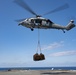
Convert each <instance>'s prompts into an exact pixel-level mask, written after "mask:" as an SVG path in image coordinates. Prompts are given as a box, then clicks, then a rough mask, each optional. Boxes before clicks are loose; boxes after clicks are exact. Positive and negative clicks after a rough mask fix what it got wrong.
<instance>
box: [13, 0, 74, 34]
mask: <svg viewBox="0 0 76 75" xmlns="http://www.w3.org/2000/svg"><path fill="white" fill-rule="evenodd" d="M14 2H15V3H16V4H18V5H19V6H21V7H22V8H24V9H26V10H27V11H29V12H30V13H31V14H33V15H35V16H36V17H33V18H27V19H20V20H16V21H18V22H19V25H22V26H24V27H27V28H30V29H31V30H32V31H33V30H34V28H37V29H61V30H62V31H63V32H64V33H65V30H67V31H68V30H70V29H72V28H73V27H75V24H74V20H71V21H70V22H69V24H68V25H67V26H61V25H59V24H56V23H54V22H52V21H51V20H50V19H46V18H43V17H42V16H41V15H38V14H36V13H35V12H34V11H33V10H32V9H31V8H30V7H29V6H28V5H27V3H26V2H24V1H23V0H14ZM67 8H69V5H68V4H64V5H62V6H60V7H58V8H56V9H54V10H52V11H50V12H48V13H45V14H44V15H47V14H51V13H55V12H58V11H61V10H64V9H67Z"/></svg>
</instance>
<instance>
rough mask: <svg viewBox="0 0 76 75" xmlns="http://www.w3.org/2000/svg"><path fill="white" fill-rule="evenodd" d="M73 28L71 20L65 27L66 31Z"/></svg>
mask: <svg viewBox="0 0 76 75" xmlns="http://www.w3.org/2000/svg"><path fill="white" fill-rule="evenodd" d="M74 27H75V24H74V21H73V20H71V21H70V23H69V24H68V25H67V26H66V30H70V29H72V28H74Z"/></svg>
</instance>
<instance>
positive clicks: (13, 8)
mask: <svg viewBox="0 0 76 75" xmlns="http://www.w3.org/2000/svg"><path fill="white" fill-rule="evenodd" d="M24 1H25V2H26V3H27V4H28V5H29V6H30V8H32V10H34V11H35V12H36V13H37V14H40V15H43V14H44V13H46V12H49V11H51V10H53V9H55V8H57V7H59V6H61V5H64V4H65V3H68V4H69V8H68V9H65V10H63V11H59V12H56V13H52V14H49V15H45V16H43V17H44V18H48V19H50V20H51V21H53V22H54V23H57V24H60V25H63V26H66V25H68V23H69V22H70V20H71V19H74V20H76V19H75V17H76V0H24ZM30 17H34V15H32V14H31V13H29V12H28V11H26V10H25V9H23V8H21V7H20V6H18V5H17V4H15V3H14V2H13V0H0V67H60V66H76V27H75V28H73V29H71V30H70V31H66V33H63V31H62V30H55V29H41V30H40V45H41V51H42V53H43V54H44V55H45V60H43V61H33V55H34V54H35V53H36V51H37V43H38V30H37V29H34V31H31V30H30V29H29V28H26V27H23V26H18V22H16V21H15V20H17V19H22V18H30ZM75 23H76V22H75ZM38 53H40V52H38Z"/></svg>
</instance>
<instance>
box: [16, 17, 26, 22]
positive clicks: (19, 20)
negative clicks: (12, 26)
mask: <svg viewBox="0 0 76 75" xmlns="http://www.w3.org/2000/svg"><path fill="white" fill-rule="evenodd" d="M25 19H26V18H24V19H18V20H15V21H16V22H21V21H24V20H25Z"/></svg>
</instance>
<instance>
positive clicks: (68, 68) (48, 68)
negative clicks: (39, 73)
mask: <svg viewBox="0 0 76 75" xmlns="http://www.w3.org/2000/svg"><path fill="white" fill-rule="evenodd" d="M10 70H76V67H13V68H12V67H11V68H0V71H10Z"/></svg>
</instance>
